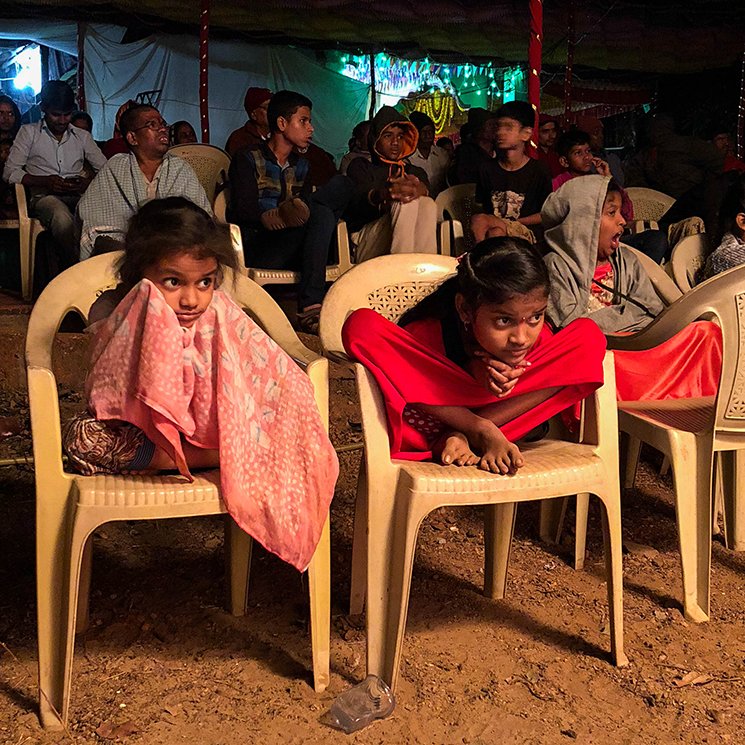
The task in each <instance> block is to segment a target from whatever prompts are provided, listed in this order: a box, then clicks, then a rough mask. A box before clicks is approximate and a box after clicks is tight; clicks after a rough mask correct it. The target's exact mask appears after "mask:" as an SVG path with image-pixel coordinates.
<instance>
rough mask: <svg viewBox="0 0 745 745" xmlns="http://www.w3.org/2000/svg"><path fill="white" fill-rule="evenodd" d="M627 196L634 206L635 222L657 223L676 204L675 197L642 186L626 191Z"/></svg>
mask: <svg viewBox="0 0 745 745" xmlns="http://www.w3.org/2000/svg"><path fill="white" fill-rule="evenodd" d="M626 194H628V196H629V199H630V200H631V203H632V204H633V205H634V220H640V221H644V222H649V223H657V221H658V220H659V219H660V218H661V217H662V216H663V215H664V214H665V213H666V212H667V211H668V210H669V209H670V207H672V206H673V204H674V203H675V199H674V198H673V197H671V196H668V195H667V194H664V193H663V192H661V191H657V190H655V189H646V188H644V187H641V186H630V187H629V188H628V189H626Z"/></svg>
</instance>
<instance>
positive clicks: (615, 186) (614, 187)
mask: <svg viewBox="0 0 745 745" xmlns="http://www.w3.org/2000/svg"><path fill="white" fill-rule="evenodd" d="M608 194H620V195H621V197H622V198H623V188H622V187H621V184H619V183H618V181H616V180H615V179H614V178H612V179H611V180H610V181H609V182H608V189H607V190H606V192H605V195H606V197H607V196H608Z"/></svg>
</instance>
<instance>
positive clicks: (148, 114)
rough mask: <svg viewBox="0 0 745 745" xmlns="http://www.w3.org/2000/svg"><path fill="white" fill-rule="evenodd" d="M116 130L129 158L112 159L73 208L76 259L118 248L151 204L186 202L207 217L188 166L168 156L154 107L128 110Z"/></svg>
mask: <svg viewBox="0 0 745 745" xmlns="http://www.w3.org/2000/svg"><path fill="white" fill-rule="evenodd" d="M119 129H120V131H121V133H122V136H123V137H124V139H125V140H126V142H127V146H128V147H129V152H128V153H120V154H118V155H114V156H113V157H112V158H111V159H110V160H109V161H108V162H107V163H106V165H105V166H104V168H102V169H101V171H100V172H99V174H98V175H97V176H96V178H95V179H93V182H92V183H91V185H90V188H89V189H88V191H87V192H86V193H85V196H84V197H83V199H81V200H80V204H79V205H78V216H79V217H80V220H81V221H82V223H83V230H82V235H81V238H80V258H81V260H82V259H87V258H88V257H89V256H91V255H92V254H94V253H103V252H105V251H115V250H118V249H119V248H121V243H122V241H123V239H124V233H125V232H126V230H127V223H128V222H129V218H130V217H132V215H134V214H135V212H137V210H138V209H139V208H140V207H141V206H142V205H143V204H144V203H145V202H147V201H149V200H150V199H163V198H165V197H186V198H187V199H189V200H191V201H192V202H194V204H196V205H198V206H199V207H201V208H202V209H204V210H206V211H207V212H209V213H210V214H212V209H211V207H210V203H209V201H208V199H207V195H206V194H205V193H204V189H203V188H202V186H201V184H200V183H199V179H197V175H196V174H195V173H194V171H193V170H192V168H191V166H190V165H189V164H188V163H187V162H186V161H185V160H183V159H182V158H179V157H177V156H175V155H170V154H169V153H168V125H167V124H166V123H165V122H164V121H163V118H162V117H161V115H160V113H159V112H158V110H157V109H156V108H154V107H153V106H147V105H144V104H138V105H136V106H132V107H131V108H129V109H127V111H125V112H124V114H122V117H121V119H120V121H119Z"/></svg>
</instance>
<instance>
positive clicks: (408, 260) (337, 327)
mask: <svg viewBox="0 0 745 745" xmlns="http://www.w3.org/2000/svg"><path fill="white" fill-rule="evenodd" d="M457 266H458V262H457V261H456V260H455V259H454V258H452V257H450V256H434V255H432V254H392V255H389V256H378V257H377V258H374V259H370V260H368V261H364V262H363V263H361V264H355V265H354V266H353V267H352V268H351V269H350V270H349V271H348V272H346V273H345V274H343V275H342V276H341V277H339V279H337V280H336V282H334V284H333V285H331V289H330V290H329V291H328V293H327V294H326V297H325V298H324V301H323V307H322V308H321V319H320V328H319V336H320V337H321V343H322V344H323V347H324V351H325V352H327V353H328V354H329V355H331V356H333V357H335V358H337V359H339V358H341V359H345V358H346V353H345V351H344V345H343V343H342V339H341V328H342V326H343V325H344V320H345V319H346V317H347V316H348V315H349V314H350V313H351V312H352V311H353V310H357V309H358V308H371V309H372V310H375V311H377V312H378V313H380V314H381V315H383V316H385V317H386V318H388V319H389V320H390V321H397V320H398V319H399V318H400V317H401V316H402V315H403V313H404V312H405V311H406V310H408V309H409V308H410V307H411V306H413V305H414V304H415V303H417V302H418V301H419V300H421V299H422V298H424V297H426V296H427V295H429V294H430V293H431V292H432V291H433V290H434V289H435V288H436V287H437V285H438V284H439V283H440V282H442V281H443V280H444V279H446V278H447V277H449V276H450V275H452V274H454V272H455V269H456V267H457Z"/></svg>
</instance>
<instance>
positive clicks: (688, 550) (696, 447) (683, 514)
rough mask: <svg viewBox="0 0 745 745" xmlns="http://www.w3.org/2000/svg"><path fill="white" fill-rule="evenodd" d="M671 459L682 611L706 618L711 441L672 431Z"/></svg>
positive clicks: (694, 618) (689, 616)
mask: <svg viewBox="0 0 745 745" xmlns="http://www.w3.org/2000/svg"><path fill="white" fill-rule="evenodd" d="M670 445H671V448H670V456H671V457H670V460H671V462H672V465H673V479H674V481H675V512H676V516H677V522H678V535H679V539H680V559H681V566H682V569H683V596H684V599H683V612H684V615H685V617H686V619H688V620H689V621H693V622H694V623H701V622H703V621H708V620H709V581H710V573H711V475H712V474H711V471H712V459H711V441H710V440H708V439H706V438H702V437H699V438H696V437H695V436H694V435H691V434H689V433H681V432H676V433H671V437H670Z"/></svg>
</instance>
